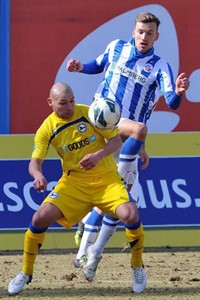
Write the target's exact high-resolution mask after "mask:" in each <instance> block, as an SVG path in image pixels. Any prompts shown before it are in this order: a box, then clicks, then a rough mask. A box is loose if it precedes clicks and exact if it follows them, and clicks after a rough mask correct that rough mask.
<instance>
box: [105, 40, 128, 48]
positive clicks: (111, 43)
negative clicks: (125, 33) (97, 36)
mask: <svg viewBox="0 0 200 300" xmlns="http://www.w3.org/2000/svg"><path fill="white" fill-rule="evenodd" d="M125 44H128V42H127V41H124V40H120V39H116V40H113V41H112V42H110V43H109V44H108V47H110V48H111V47H116V46H119V45H125Z"/></svg>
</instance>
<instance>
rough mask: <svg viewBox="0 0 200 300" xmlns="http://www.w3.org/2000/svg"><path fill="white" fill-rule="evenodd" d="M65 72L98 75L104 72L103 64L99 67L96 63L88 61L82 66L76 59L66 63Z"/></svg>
mask: <svg viewBox="0 0 200 300" xmlns="http://www.w3.org/2000/svg"><path fill="white" fill-rule="evenodd" d="M67 70H68V71H69V72H80V73H85V74H98V73H101V72H103V70H104V64H103V63H102V64H101V65H98V64H97V61H96V60H95V59H94V60H90V61H88V62H86V63H84V64H82V63H81V62H80V61H79V60H76V59H70V60H69V61H68V62H67Z"/></svg>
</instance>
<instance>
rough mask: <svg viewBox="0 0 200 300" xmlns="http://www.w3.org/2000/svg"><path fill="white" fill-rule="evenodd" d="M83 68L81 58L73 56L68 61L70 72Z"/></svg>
mask: <svg viewBox="0 0 200 300" xmlns="http://www.w3.org/2000/svg"><path fill="white" fill-rule="evenodd" d="M82 69H83V65H82V63H81V62H80V61H79V60H76V59H73V58H71V59H70V60H68V62H67V70H68V71H69V72H80V71H81V70H82Z"/></svg>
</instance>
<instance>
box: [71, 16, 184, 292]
mask: <svg viewBox="0 0 200 300" xmlns="http://www.w3.org/2000/svg"><path fill="white" fill-rule="evenodd" d="M159 25H160V20H159V19H158V18H157V17H156V16H155V15H153V14H152V13H149V12H143V13H141V14H139V15H138V16H137V17H136V19H135V26H134V29H133V32H132V36H131V38H130V40H129V41H128V42H127V41H123V40H120V39H116V40H114V41H112V42H110V43H109V44H108V45H107V47H106V49H105V51H104V53H102V54H101V55H99V56H98V57H97V58H96V59H93V60H90V61H88V62H87V63H84V64H82V63H81V62H80V61H79V60H77V59H73V58H72V59H70V60H69V61H68V62H67V70H68V71H70V72H81V73H86V74H97V73H101V72H104V77H103V79H102V81H101V82H100V84H99V86H98V88H97V90H96V93H95V95H94V97H95V98H109V99H111V100H114V101H116V102H117V103H118V104H119V105H120V107H121V110H122V118H121V120H120V123H119V126H118V127H119V130H120V135H121V137H122V138H123V145H122V147H121V151H120V155H119V165H118V170H119V172H120V174H121V176H122V177H123V178H124V180H125V181H126V184H127V185H128V186H129V188H131V185H132V184H133V183H134V176H133V175H134V172H135V171H137V170H136V166H135V165H136V163H135V160H136V157H137V155H138V153H139V151H140V153H139V154H140V157H141V159H142V160H143V161H144V165H143V168H145V167H147V165H148V155H147V154H146V152H145V149H144V141H145V138H146V134H147V127H146V125H145V124H146V122H147V120H148V118H149V117H150V115H151V112H152V111H153V109H154V108H155V106H156V104H157V101H158V99H159V97H156V92H157V91H158V90H159V92H160V93H161V94H162V95H163V96H164V98H165V101H166V104H167V105H168V107H169V108H171V109H177V108H178V107H179V106H180V105H181V101H182V94H183V93H184V92H185V91H186V90H187V89H188V87H189V80H188V78H187V76H186V74H185V73H181V74H180V75H179V76H178V77H177V79H176V81H175V83H174V78H173V74H172V69H171V67H170V65H169V63H168V62H166V61H165V59H163V58H161V57H159V56H158V55H156V54H155V53H154V47H153V46H154V42H156V41H157V40H158V38H159V32H158V28H159ZM142 147H143V148H142ZM90 217H92V215H91V216H90ZM107 221H108V219H107V220H106V222H105V224H104V225H106V224H108V222H107ZM112 225H113V224H112V222H111V223H110V230H107V231H106V230H105V234H104V235H103V234H102V236H103V237H104V242H105V241H106V240H107V239H108V238H109V236H111V231H112V230H111V229H112V228H114V227H112ZM104 227H105V226H104ZM101 230H102V229H101ZM137 230H138V229H137ZM137 230H136V234H137ZM141 232H143V231H142V224H141V229H140V233H141ZM105 235H107V238H106V237H105ZM138 241H139V239H138ZM101 245H102V244H101ZM104 245H105V243H104ZM131 247H132V248H135V249H136V248H139V249H140V245H139V244H138V245H137V244H136V245H134V247H133V245H131ZM95 249H96V248H95ZM102 249H103V247H102ZM88 250H89V248H88ZM92 251H93V255H95V254H96V257H98V256H99V255H100V253H98V254H97V253H94V247H93V246H91V247H90V251H89V252H90V253H91V252H92ZM140 254H142V253H141V252H140ZM136 261H137V266H138V268H137V270H140V273H139V272H138V276H137V277H138V282H139V281H140V283H141V290H142V289H144V288H145V284H144V282H146V276H145V270H144V268H142V259H141V258H140V257H139V255H138V254H137V258H136ZM87 265H88V267H89V265H90V269H92V265H91V264H90V257H88V262H87V264H86V267H87ZM139 267H140V268H139ZM93 269H94V273H95V270H96V265H95V266H94V268H93Z"/></svg>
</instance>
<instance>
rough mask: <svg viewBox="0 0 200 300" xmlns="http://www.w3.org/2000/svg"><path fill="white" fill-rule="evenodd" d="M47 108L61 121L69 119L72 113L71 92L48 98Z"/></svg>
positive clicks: (72, 96) (72, 100)
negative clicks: (50, 108)
mask: <svg viewBox="0 0 200 300" xmlns="http://www.w3.org/2000/svg"><path fill="white" fill-rule="evenodd" d="M48 103H49V106H51V107H52V108H53V111H54V112H55V113H56V114H57V116H58V117H60V118H61V119H70V118H71V117H72V116H73V113H74V105H75V100H74V95H73V94H72V93H71V92H63V93H58V94H54V96H53V98H52V99H50V98H48Z"/></svg>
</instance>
